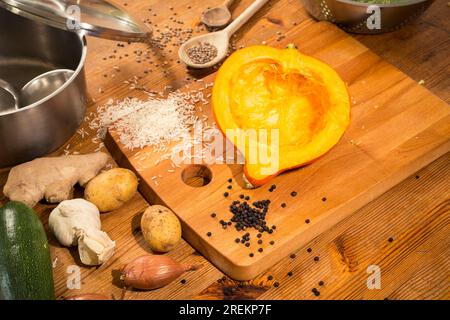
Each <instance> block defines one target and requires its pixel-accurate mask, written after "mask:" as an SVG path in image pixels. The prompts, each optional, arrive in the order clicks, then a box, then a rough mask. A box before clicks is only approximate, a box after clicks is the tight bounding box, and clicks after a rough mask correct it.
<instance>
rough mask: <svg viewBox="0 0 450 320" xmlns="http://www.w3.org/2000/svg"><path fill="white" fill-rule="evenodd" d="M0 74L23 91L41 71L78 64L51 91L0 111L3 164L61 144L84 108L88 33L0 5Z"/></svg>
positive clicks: (80, 117) (18, 161)
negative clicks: (42, 22) (12, 10)
mask: <svg viewBox="0 0 450 320" xmlns="http://www.w3.org/2000/svg"><path fill="white" fill-rule="evenodd" d="M0 30H3V32H1V33H0V78H1V79H4V80H6V81H7V82H8V83H9V84H11V85H12V86H14V88H15V89H16V91H19V90H20V88H22V87H23V86H24V85H25V84H26V83H27V82H28V81H30V80H31V79H33V78H34V77H36V76H38V75H39V74H42V73H45V72H48V71H51V70H54V69H71V70H75V72H74V73H73V75H72V76H71V77H70V79H69V80H68V81H67V82H66V83H64V84H63V85H62V86H61V87H60V88H59V89H58V90H56V91H55V92H53V93H52V94H50V95H49V96H47V97H45V98H43V99H41V100H39V101H37V102H35V103H33V104H31V105H29V106H26V107H23V108H20V109H19V110H10V111H9V112H6V113H2V115H0V167H6V166H11V165H14V164H17V163H21V162H24V161H28V160H30V159H33V158H35V157H36V156H40V155H43V154H46V153H49V152H51V151H53V150H56V149H57V148H58V147H60V146H61V145H63V144H64V143H65V142H66V141H67V140H68V139H69V138H70V137H71V136H72V135H73V133H74V132H75V131H76V129H77V128H78V126H79V125H80V123H81V121H82V120H83V117H84V113H85V110H86V104H87V103H86V84H85V78H84V61H85V59H86V50H87V49H86V39H85V37H84V36H81V35H79V34H77V33H72V32H67V31H64V30H60V29H56V28H52V27H49V26H47V25H45V24H41V23H38V22H34V21H31V20H29V19H26V18H22V17H20V16H18V15H15V14H13V13H10V12H8V11H6V10H3V9H0Z"/></svg>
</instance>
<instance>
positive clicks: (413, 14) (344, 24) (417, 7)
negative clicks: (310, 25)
mask: <svg viewBox="0 0 450 320" xmlns="http://www.w3.org/2000/svg"><path fill="white" fill-rule="evenodd" d="M302 2H303V4H304V6H305V8H306V10H307V11H308V12H309V13H310V14H311V15H312V16H313V17H315V18H316V19H318V20H325V21H329V22H332V23H334V24H336V25H338V26H339V27H341V28H342V29H344V30H345V31H348V32H352V33H365V34H377V33H384V32H390V31H394V30H397V29H399V28H402V27H403V26H404V25H405V24H407V23H409V22H410V21H412V20H414V19H416V18H417V17H419V16H420V15H421V14H422V13H423V12H424V11H425V10H426V9H427V8H428V7H429V6H430V5H431V4H432V3H433V2H434V0H410V1H407V2H406V3H402V4H380V5H378V7H379V8H380V22H381V24H380V27H381V28H375V29H371V28H369V27H368V24H367V20H368V19H369V17H370V16H371V15H372V14H373V13H368V12H367V9H368V7H369V6H370V4H367V3H361V2H355V1H351V0H302Z"/></svg>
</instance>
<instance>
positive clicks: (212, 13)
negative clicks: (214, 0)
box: [201, 0, 235, 28]
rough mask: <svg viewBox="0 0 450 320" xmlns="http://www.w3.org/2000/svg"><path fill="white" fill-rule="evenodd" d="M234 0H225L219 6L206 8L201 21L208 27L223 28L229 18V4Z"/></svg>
mask: <svg viewBox="0 0 450 320" xmlns="http://www.w3.org/2000/svg"><path fill="white" fill-rule="evenodd" d="M234 1H235V0H226V1H225V2H224V3H223V4H222V5H221V6H218V7H215V8H211V9H209V10H206V11H205V12H203V14H202V18H201V21H202V23H203V24H204V25H206V26H207V27H208V28H223V27H225V26H226V25H227V24H228V23H229V22H230V20H231V12H230V9H229V8H230V6H231V5H232V4H233V3H234Z"/></svg>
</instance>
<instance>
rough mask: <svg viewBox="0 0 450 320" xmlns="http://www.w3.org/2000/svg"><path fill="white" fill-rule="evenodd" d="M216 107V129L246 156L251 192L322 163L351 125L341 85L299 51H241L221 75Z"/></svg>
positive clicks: (329, 70) (259, 48)
mask: <svg viewBox="0 0 450 320" xmlns="http://www.w3.org/2000/svg"><path fill="white" fill-rule="evenodd" d="M212 101H213V113H214V116H215V119H216V123H217V125H218V127H219V128H220V130H221V131H222V132H223V133H224V134H225V136H227V138H228V139H229V140H230V141H231V142H232V143H234V144H235V145H236V147H237V148H238V149H239V151H240V152H241V153H242V154H243V156H244V157H245V159H246V162H245V167H244V173H245V176H246V178H247V180H248V181H249V182H250V183H251V184H252V185H253V186H260V185H262V184H264V183H266V182H267V181H268V180H270V178H272V177H274V176H275V175H277V174H279V173H281V172H283V171H286V170H289V169H292V168H296V167H299V166H302V165H305V164H307V163H310V162H311V161H313V160H314V159H317V158H318V157H320V156H322V155H323V154H325V153H326V152H327V151H329V150H330V149H331V148H332V147H333V146H334V145H336V144H337V143H338V141H339V139H340V138H341V136H342V135H343V134H344V131H345V130H346V128H347V126H348V124H349V122H350V99H349V95H348V91H347V87H346V85H345V83H344V82H343V80H342V79H341V78H340V77H339V75H338V74H337V73H336V72H335V71H334V70H333V69H332V68H331V67H329V66H328V65H326V64H325V63H323V62H321V61H319V60H316V59H314V58H312V57H309V56H306V55H303V54H301V53H300V52H299V51H298V50H297V49H295V48H293V47H288V48H287V49H276V48H271V47H268V46H252V47H247V48H245V49H242V50H239V51H236V52H235V53H233V54H232V55H231V56H230V57H229V58H228V59H227V60H226V61H225V62H224V64H223V65H222V67H221V68H220V70H219V72H218V74H217V77H216V80H215V83H214V88H213V95H212ZM274 129H275V130H274ZM264 132H266V133H264ZM265 155H266V156H265Z"/></svg>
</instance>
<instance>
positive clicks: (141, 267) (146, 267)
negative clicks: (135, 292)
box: [120, 255, 201, 290]
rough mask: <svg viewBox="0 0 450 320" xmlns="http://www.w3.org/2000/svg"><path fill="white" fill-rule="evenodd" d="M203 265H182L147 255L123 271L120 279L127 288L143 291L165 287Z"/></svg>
mask: <svg viewBox="0 0 450 320" xmlns="http://www.w3.org/2000/svg"><path fill="white" fill-rule="evenodd" d="M200 267H201V265H197V264H195V265H192V264H180V263H178V262H176V261H175V260H173V259H172V258H171V257H168V256H162V255H145V256H141V257H138V258H136V259H134V260H133V261H131V262H130V263H128V264H127V265H126V266H125V267H124V268H123V270H122V275H121V277H120V279H121V280H122V281H123V282H124V284H125V286H127V287H132V288H135V289H141V290H152V289H157V288H161V287H164V286H166V285H168V284H169V283H171V282H172V281H173V280H175V279H176V278H178V277H179V276H181V275H182V274H183V273H185V272H186V271H194V270H197V269H199V268H200Z"/></svg>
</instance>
